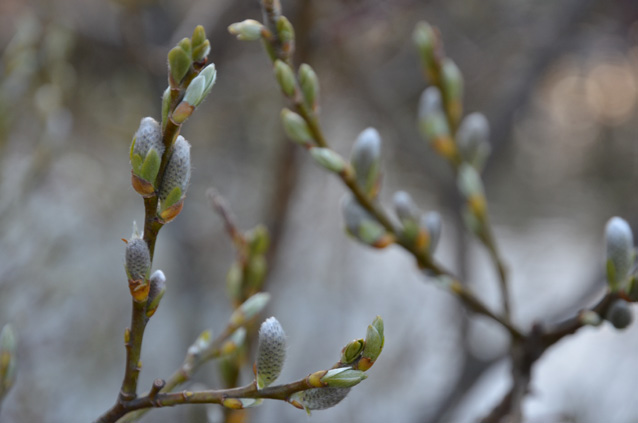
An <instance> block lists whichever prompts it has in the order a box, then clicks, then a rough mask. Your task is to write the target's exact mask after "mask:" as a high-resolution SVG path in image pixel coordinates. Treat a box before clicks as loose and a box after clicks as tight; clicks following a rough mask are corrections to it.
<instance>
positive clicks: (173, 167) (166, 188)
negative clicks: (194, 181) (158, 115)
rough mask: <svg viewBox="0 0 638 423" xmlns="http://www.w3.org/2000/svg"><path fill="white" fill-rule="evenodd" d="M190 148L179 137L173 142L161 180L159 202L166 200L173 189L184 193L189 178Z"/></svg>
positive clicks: (182, 138)
mask: <svg viewBox="0 0 638 423" xmlns="http://www.w3.org/2000/svg"><path fill="white" fill-rule="evenodd" d="M190 151H191V146H190V144H189V143H188V141H186V140H185V139H184V137H182V136H181V135H180V136H178V137H177V140H175V145H174V146H173V154H171V157H170V159H169V160H168V164H167V165H166V171H165V172H164V177H163V179H162V187H161V189H160V193H159V197H160V200H162V201H164V200H166V197H168V195H169V194H170V193H171V191H172V190H173V189H174V188H175V187H179V188H181V190H182V195H184V194H185V193H186V188H187V187H188V182H189V181H190V178H191V155H190Z"/></svg>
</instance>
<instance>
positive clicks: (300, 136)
mask: <svg viewBox="0 0 638 423" xmlns="http://www.w3.org/2000/svg"><path fill="white" fill-rule="evenodd" d="M281 122H282V124H283V126H284V130H285V131H286V135H288V137H289V138H290V139H291V140H293V141H294V142H296V143H299V144H302V145H305V146H310V145H312V143H313V137H312V133H311V132H310V128H309V127H308V124H307V123H306V121H305V120H304V118H302V117H301V116H299V115H298V114H297V113H295V112H293V111H291V110H289V109H286V108H284V109H282V110H281Z"/></svg>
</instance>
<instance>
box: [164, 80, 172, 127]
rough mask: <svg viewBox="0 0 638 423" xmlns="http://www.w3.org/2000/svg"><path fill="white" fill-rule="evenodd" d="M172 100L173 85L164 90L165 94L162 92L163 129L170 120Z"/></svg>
mask: <svg viewBox="0 0 638 423" xmlns="http://www.w3.org/2000/svg"><path fill="white" fill-rule="evenodd" d="M172 101H173V99H172V98H171V87H167V88H166V89H165V90H164V94H162V129H164V128H165V127H166V122H168V113H169V112H170V110H171V102H172Z"/></svg>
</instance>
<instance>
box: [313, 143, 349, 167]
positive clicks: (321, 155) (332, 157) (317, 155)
mask: <svg viewBox="0 0 638 423" xmlns="http://www.w3.org/2000/svg"><path fill="white" fill-rule="evenodd" d="M310 154H311V155H312V158H313V159H315V162H317V163H318V164H319V165H320V166H321V167H323V168H324V169H326V170H329V171H330V172H334V173H342V172H345V171H346V169H347V167H348V163H347V162H346V161H345V160H344V159H343V157H341V156H340V155H339V153H337V152H336V151H334V150H331V149H329V148H320V147H313V148H311V149H310Z"/></svg>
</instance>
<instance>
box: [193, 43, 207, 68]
mask: <svg viewBox="0 0 638 423" xmlns="http://www.w3.org/2000/svg"><path fill="white" fill-rule="evenodd" d="M208 53H210V41H208V40H204V42H203V43H202V44H200V45H199V46H197V47H193V55H192V57H193V61H194V62H196V63H199V64H202V63H206V57H207V56H208Z"/></svg>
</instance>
